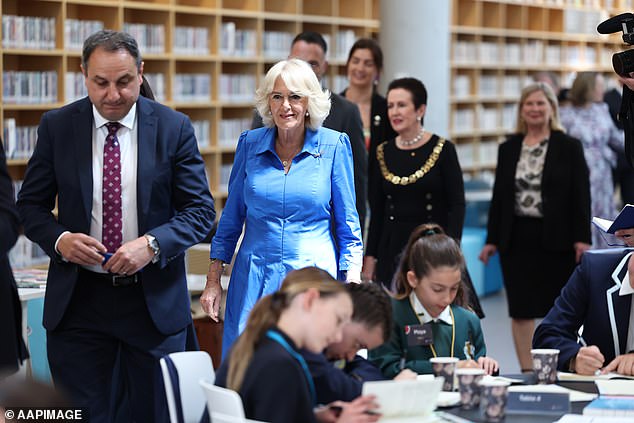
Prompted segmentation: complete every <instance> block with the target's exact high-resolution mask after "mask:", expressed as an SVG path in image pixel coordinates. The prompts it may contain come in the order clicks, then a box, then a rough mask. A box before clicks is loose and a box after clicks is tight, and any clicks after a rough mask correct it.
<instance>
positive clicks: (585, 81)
mask: <svg viewBox="0 0 634 423" xmlns="http://www.w3.org/2000/svg"><path fill="white" fill-rule="evenodd" d="M597 75H598V73H597V72H579V73H578V74H577V77H576V78H575V80H574V82H573V83H572V87H570V90H568V99H569V100H570V102H571V103H572V105H573V106H577V107H579V106H583V105H585V104H586V103H588V102H590V101H592V93H593V92H594V88H595V87H596V85H597Z"/></svg>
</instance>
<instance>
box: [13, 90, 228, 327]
mask: <svg viewBox="0 0 634 423" xmlns="http://www.w3.org/2000/svg"><path fill="white" fill-rule="evenodd" d="M137 125H138V164H137V204H138V205H137V216H138V226H139V227H138V233H139V236H142V235H143V234H146V233H151V234H152V235H154V236H155V237H156V240H157V241H158V243H159V245H160V248H161V252H160V256H159V257H160V260H159V261H158V262H157V263H156V264H153V263H150V264H148V265H147V266H146V267H145V268H144V269H142V270H141V278H142V286H143V291H144V294H145V300H146V303H147V306H148V309H149V312H150V316H151V318H152V320H153V322H154V324H155V325H156V328H157V329H158V330H159V331H160V332H161V333H163V334H171V333H175V332H177V331H179V330H181V329H183V328H185V327H186V326H187V325H188V324H189V323H191V312H190V306H189V294H188V292H187V283H186V279H185V260H184V255H185V250H186V249H187V248H188V247H190V246H191V245H194V244H196V243H198V242H199V241H200V240H201V239H203V238H204V237H205V236H206V235H207V233H209V230H210V228H211V225H212V223H213V221H214V218H215V214H216V213H215V210H214V206H213V199H212V198H211V194H210V192H209V186H208V184H207V179H206V176H205V166H204V163H203V160H202V158H201V156H200V153H199V151H198V146H197V144H196V138H195V136H194V130H193V128H192V125H191V123H190V121H189V118H188V117H187V116H185V115H184V114H182V113H178V112H174V111H173V110H172V109H169V108H168V107H165V106H163V105H160V104H158V103H155V102H153V101H151V100H148V99H146V98H144V97H139V99H138V101H137ZM93 126H94V124H93V112H92V104H91V102H90V100H89V99H88V98H84V99H82V100H79V101H76V102H74V103H72V104H69V105H67V106H64V107H62V108H60V109H57V110H53V111H50V112H47V113H45V114H44V116H43V117H42V120H41V122H40V125H39V128H38V141H37V145H36V147H35V151H34V153H33V156H32V157H31V160H30V161H29V164H28V167H27V171H26V175H25V178H24V184H23V186H22V190H21V191H20V194H19V197H18V208H19V211H20V215H21V217H22V220H23V222H24V229H25V233H26V235H27V236H28V237H29V238H30V239H31V240H33V241H34V242H36V243H37V244H39V245H40V246H41V247H42V249H44V251H46V253H47V254H48V255H49V257H51V264H50V267H49V274H48V285H47V288H46V297H45V302H44V326H45V327H46V329H48V330H54V329H55V328H56V327H57V325H58V324H59V322H60V320H61V319H62V317H63V316H64V312H65V311H66V308H67V306H68V304H69V301H70V299H71V296H72V294H73V290H74V287H75V283H76V282H77V276H78V270H79V266H78V265H76V264H73V263H69V262H65V261H63V260H62V258H61V257H60V256H59V255H58V254H57V253H56V251H55V242H56V241H57V239H58V237H59V236H60V235H61V234H62V232H64V231H70V232H82V233H85V234H88V233H89V231H90V219H91V209H92V157H93V154H98V153H94V152H93V151H92V130H93ZM56 196H57V198H58V206H57V208H58V218H57V219H55V217H54V216H53V214H52V213H51V210H52V209H53V208H54V207H55V198H56Z"/></svg>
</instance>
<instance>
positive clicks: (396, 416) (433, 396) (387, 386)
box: [362, 378, 443, 422]
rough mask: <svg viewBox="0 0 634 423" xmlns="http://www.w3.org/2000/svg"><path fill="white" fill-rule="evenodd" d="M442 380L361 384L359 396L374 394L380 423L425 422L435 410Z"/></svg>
mask: <svg viewBox="0 0 634 423" xmlns="http://www.w3.org/2000/svg"><path fill="white" fill-rule="evenodd" d="M442 384H443V378H435V379H433V380H402V381H395V380H383V381H378V382H365V383H364V384H363V391H362V394H363V395H375V396H376V402H377V403H378V404H379V409H378V410H377V411H378V412H380V413H381V414H383V418H381V422H406V421H410V420H411V421H418V422H421V421H425V420H423V418H425V417H429V416H431V414H432V412H433V411H434V409H435V408H436V402H437V400H438V395H439V393H440V390H441V388H442Z"/></svg>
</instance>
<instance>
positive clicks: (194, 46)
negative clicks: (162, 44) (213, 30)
mask: <svg viewBox="0 0 634 423" xmlns="http://www.w3.org/2000/svg"><path fill="white" fill-rule="evenodd" d="M174 53H178V54H189V55H195V54H203V55H206V54H209V29H207V28H205V27H195V26H177V27H176V28H174Z"/></svg>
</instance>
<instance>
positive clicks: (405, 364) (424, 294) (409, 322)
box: [369, 223, 498, 377]
mask: <svg viewBox="0 0 634 423" xmlns="http://www.w3.org/2000/svg"><path fill="white" fill-rule="evenodd" d="M464 266H465V262H464V257H463V255H462V252H461V251H460V246H459V245H458V243H457V242H456V241H455V240H454V239H453V238H451V237H450V236H448V235H446V234H445V233H444V231H443V230H442V228H441V227H440V226H439V225H437V224H434V223H426V224H423V225H420V226H418V227H417V228H416V229H414V231H413V232H412V234H411V235H410V237H409V240H408V242H407V246H406V247H405V250H404V251H403V254H402V255H401V259H400V263H399V266H398V268H397V271H396V275H395V277H394V280H395V291H396V293H395V295H394V298H393V299H392V312H393V315H394V323H393V326H392V333H391V335H390V340H389V341H388V342H386V343H385V344H383V345H382V346H381V347H379V348H376V349H374V350H371V351H370V352H369V359H370V360H371V361H372V362H374V364H376V365H377V366H379V367H380V368H381V370H382V372H383V374H384V375H385V376H386V377H394V376H395V375H397V374H398V373H399V372H400V371H401V370H403V368H409V369H411V370H413V371H415V372H417V373H419V374H424V373H431V372H432V368H431V363H430V361H429V359H430V358H432V357H457V358H458V359H460V361H459V362H458V366H459V367H481V368H483V369H484V370H485V371H486V372H487V373H488V374H491V373H493V372H495V371H497V370H498V363H497V362H496V361H495V360H493V359H491V358H489V357H486V346H485V344H484V336H483V334H482V328H481V326H480V319H479V318H478V317H477V316H476V315H475V313H473V311H471V310H468V309H466V308H464V307H463V306H464V304H465V298H464V290H463V282H462V276H461V275H462V273H463V270H464ZM414 328H420V329H423V328H425V329H431V335H430V336H428V337H425V339H422V338H415V337H413V336H412V330H413V329H414ZM429 332H430V331H429V330H428V331H427V333H429ZM408 333H409V336H408Z"/></svg>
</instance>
